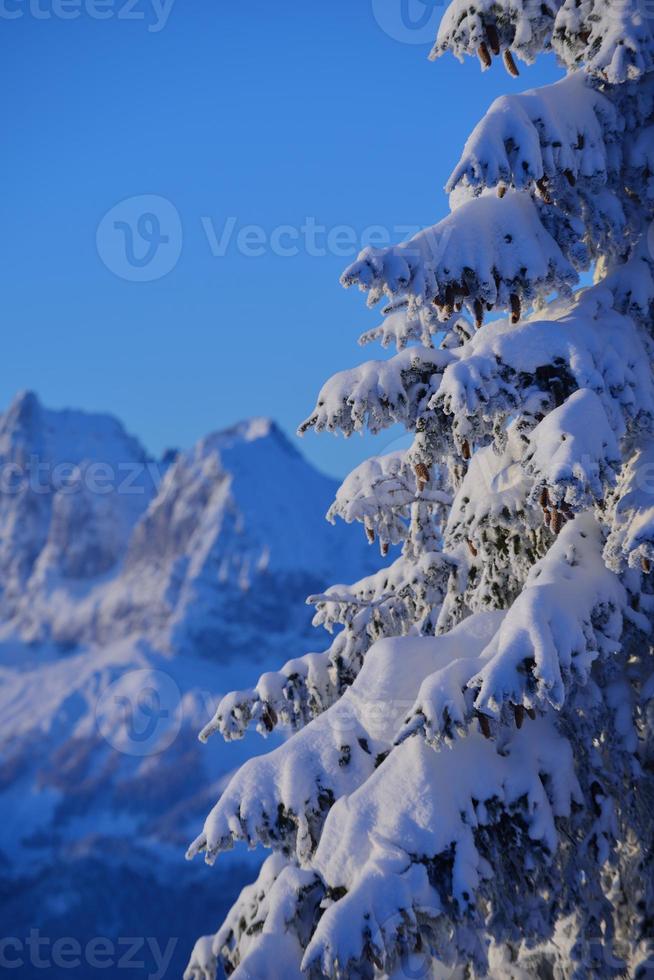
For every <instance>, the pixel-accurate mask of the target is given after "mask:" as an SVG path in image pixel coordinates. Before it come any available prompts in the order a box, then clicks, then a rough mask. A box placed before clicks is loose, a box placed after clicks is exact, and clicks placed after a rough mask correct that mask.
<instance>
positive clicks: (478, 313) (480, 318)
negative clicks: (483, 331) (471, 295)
mask: <svg viewBox="0 0 654 980" xmlns="http://www.w3.org/2000/svg"><path fill="white" fill-rule="evenodd" d="M474 308H475V326H476V328H477V330H479V328H480V327H483V325H484V304H483V303H482V301H481V300H480V299H476V300H475V303H474Z"/></svg>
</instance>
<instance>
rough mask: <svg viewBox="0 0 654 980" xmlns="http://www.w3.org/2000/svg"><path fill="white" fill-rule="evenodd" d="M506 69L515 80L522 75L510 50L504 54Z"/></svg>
mask: <svg viewBox="0 0 654 980" xmlns="http://www.w3.org/2000/svg"><path fill="white" fill-rule="evenodd" d="M504 67H505V68H506V70H507V71H508V73H509V75H512V76H513V78H517V77H518V75H519V74H520V72H519V71H518V66H517V65H516V63H515V61H514V60H513V55H512V54H511V52H510V51H509V49H508V48H507V49H506V51H505V52H504Z"/></svg>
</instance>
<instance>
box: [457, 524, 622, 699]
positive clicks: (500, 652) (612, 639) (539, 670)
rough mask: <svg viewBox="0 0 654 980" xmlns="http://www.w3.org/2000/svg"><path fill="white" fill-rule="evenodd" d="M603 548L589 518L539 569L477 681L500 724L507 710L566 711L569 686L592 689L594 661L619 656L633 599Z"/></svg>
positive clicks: (567, 531) (570, 529) (567, 533)
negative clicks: (589, 683) (627, 606)
mask: <svg viewBox="0 0 654 980" xmlns="http://www.w3.org/2000/svg"><path fill="white" fill-rule="evenodd" d="M602 544H603V542H602V535H601V530H600V527H599V525H598V524H597V522H596V520H595V519H594V518H593V517H592V516H591V515H590V514H582V515H579V516H578V517H576V518H575V519H574V520H573V521H571V522H570V523H569V524H567V525H566V526H565V528H564V529H563V531H562V532H561V534H560V535H559V537H558V539H557V540H556V542H555V543H554V544H553V546H552V548H551V549H550V551H549V552H548V554H547V555H546V556H545V558H543V559H541V560H540V561H539V562H538V563H537V564H536V565H534V567H533V569H532V571H531V572H530V574H529V577H528V579H527V582H526V585H525V588H524V590H523V591H522V593H521V594H520V596H519V597H518V598H517V599H516V601H515V602H514V603H513V605H512V606H511V608H510V609H509V611H508V612H507V614H506V617H505V619H504V621H503V623H502V625H501V627H500V629H499V630H498V632H497V634H496V635H495V637H494V638H493V640H492V641H491V643H490V644H489V645H488V647H487V648H486V650H485V652H484V657H485V659H486V660H487V662H486V663H485V664H484V666H483V667H482V668H481V669H480V670H479V672H478V673H477V674H476V675H475V677H474V678H472V679H471V681H470V686H471V687H473V688H477V689H478V691H479V693H478V694H477V697H476V700H475V707H476V708H477V710H478V711H481V712H482V713H485V714H488V715H490V716H491V717H494V718H497V717H498V716H499V715H500V712H501V709H502V706H503V704H504V703H506V702H510V703H512V704H514V705H523V706H524V707H526V708H536V707H542V708H544V707H546V706H547V705H552V706H553V707H555V708H557V709H560V708H561V707H562V705H563V703H564V701H565V696H566V686H567V684H568V683H569V682H571V681H573V680H574V682H576V683H577V684H585V683H586V681H587V680H588V676H589V673H590V668H591V666H592V664H593V661H594V660H596V659H597V658H598V657H601V656H608V655H610V654H614V653H615V652H616V651H617V650H619V649H620V636H621V632H622V612H623V609H624V607H625V604H626V593H625V590H624V588H623V586H622V585H621V584H620V581H619V579H618V578H617V577H616V576H615V575H614V574H613V572H610V571H609V570H608V569H607V568H606V567H605V565H604V562H603V560H602Z"/></svg>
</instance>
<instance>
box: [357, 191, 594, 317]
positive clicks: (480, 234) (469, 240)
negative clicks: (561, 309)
mask: <svg viewBox="0 0 654 980" xmlns="http://www.w3.org/2000/svg"><path fill="white" fill-rule="evenodd" d="M576 279H577V276H576V273H575V271H574V269H573V268H572V266H571V265H570V263H569V262H568V260H567V259H566V258H565V257H564V255H563V253H562V251H561V249H560V248H559V246H558V245H557V243H556V241H555V240H554V239H553V238H552V236H551V235H550V234H549V233H548V232H547V231H546V230H545V228H544V227H543V225H542V223H541V221H540V219H539V216H538V211H537V210H536V206H535V205H534V203H533V201H532V200H531V198H530V196H529V195H528V194H527V193H522V192H518V191H509V192H508V193H507V194H506V196H505V197H504V198H503V199H502V200H500V199H499V198H497V197H496V196H494V195H487V196H484V197H480V198H476V199H475V200H473V201H468V202H467V203H465V204H462V205H461V207H459V208H457V209H456V211H453V212H452V214H450V215H448V217H446V218H444V219H443V220H442V221H440V222H439V223H438V224H437V225H434V226H433V227H431V228H427V229H426V230H424V231H422V232H419V234H418V235H416V236H415V237H414V238H411V239H409V241H407V242H404V243H402V244H400V245H394V246H391V247H390V248H382V249H379V248H370V247H369V248H365V249H364V250H363V251H362V252H361V254H360V255H359V257H358V259H357V260H356V262H354V263H353V264H352V265H351V266H349V267H348V268H347V269H346V270H345V272H344V273H343V275H342V276H341V282H342V283H343V285H344V286H346V287H349V286H353V285H358V286H359V288H360V289H362V290H364V291H367V292H368V294H369V295H368V303H369V305H374V304H375V303H377V302H378V301H379V300H380V299H381V297H382V295H384V294H385V295H387V296H388V297H389V298H390V299H391V300H394V299H397V298H401V297H406V298H407V299H408V311H409V315H416V314H417V315H419V314H420V312H421V311H423V310H424V311H425V313H426V315H427V316H428V317H431V316H433V308H434V307H435V308H436V310H437V312H438V316H439V318H440V319H441V320H443V321H445V320H449V319H450V317H451V316H452V312H453V311H454V310H455V309H456V308H457V307H459V306H461V305H465V307H466V308H467V309H468V310H469V312H470V314H471V316H472V317H473V318H475V319H476V321H477V322H478V323H480V322H481V321H482V320H483V311H484V309H488V310H492V309H498V310H509V311H511V316H512V318H513V319H514V320H515V321H516V322H517V320H518V319H519V318H520V315H521V310H522V309H526V308H527V307H528V306H530V305H531V304H533V303H534V302H536V301H543V300H545V299H546V298H547V297H548V296H549V295H550V294H551V293H552V292H553V291H556V290H559V291H563V292H565V291H566V290H569V288H570V287H571V285H572V284H574V283H575V282H576Z"/></svg>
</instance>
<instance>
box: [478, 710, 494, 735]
mask: <svg viewBox="0 0 654 980" xmlns="http://www.w3.org/2000/svg"><path fill="white" fill-rule="evenodd" d="M477 718H478V719H479V729H480V731H481V734H482V735H483V736H484V738H490V737H491V730H490V722H489V720H488V716H487V715H482V714H481V712H478V713H477Z"/></svg>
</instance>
